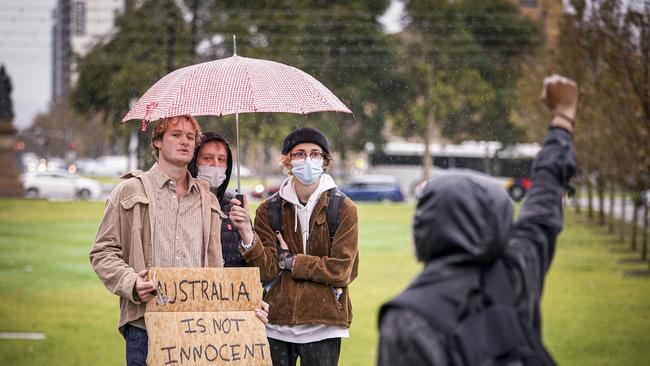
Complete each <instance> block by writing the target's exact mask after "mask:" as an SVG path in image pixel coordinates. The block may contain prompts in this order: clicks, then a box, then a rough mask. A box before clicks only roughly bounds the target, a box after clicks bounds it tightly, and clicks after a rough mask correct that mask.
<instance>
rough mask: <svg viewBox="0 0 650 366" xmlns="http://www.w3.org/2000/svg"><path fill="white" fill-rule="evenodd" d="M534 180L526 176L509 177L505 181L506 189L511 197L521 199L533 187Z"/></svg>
mask: <svg viewBox="0 0 650 366" xmlns="http://www.w3.org/2000/svg"><path fill="white" fill-rule="evenodd" d="M532 185H533V180H532V179H530V178H526V177H520V178H509V179H508V180H507V181H506V183H505V189H506V191H508V194H509V195H510V198H512V199H513V200H514V201H517V202H519V201H521V200H522V199H523V198H524V196H525V195H526V192H528V190H529V189H530V187H532Z"/></svg>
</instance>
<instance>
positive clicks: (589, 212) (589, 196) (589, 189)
mask: <svg viewBox="0 0 650 366" xmlns="http://www.w3.org/2000/svg"><path fill="white" fill-rule="evenodd" d="M593 198H594V189H593V185H592V184H591V179H589V177H587V217H588V218H589V220H590V221H591V220H593V219H594V203H593Z"/></svg>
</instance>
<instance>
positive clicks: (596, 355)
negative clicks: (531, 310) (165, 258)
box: [0, 200, 650, 365]
mask: <svg viewBox="0 0 650 366" xmlns="http://www.w3.org/2000/svg"><path fill="white" fill-rule="evenodd" d="M102 211H103V203H101V202H47V201H38V200H34V201H16V200H0V292H1V294H2V295H1V296H2V300H0V332H44V333H46V335H47V339H45V340H41V341H27V340H3V339H0V364H1V365H89V364H93V365H119V364H123V363H124V361H123V360H124V341H123V340H122V338H121V336H120V335H119V333H118V332H117V330H116V324H117V317H118V302H117V298H116V297H115V296H114V295H112V294H110V293H109V292H108V291H107V290H106V289H105V288H104V287H103V285H102V284H101V283H100V282H99V280H98V279H97V278H96V277H95V274H94V272H93V271H92V269H91V268H90V265H89V261H88V250H89V248H90V245H91V243H92V241H93V239H94V235H95V230H96V229H97V225H98V223H99V220H100V217H101V214H102ZM412 214H413V205H412V204H363V205H359V218H360V246H361V248H360V251H361V262H360V271H359V277H358V278H357V279H356V281H355V282H354V283H353V285H352V288H351V296H352V302H353V309H354V321H353V324H352V329H351V332H350V333H351V334H350V335H351V337H350V339H347V340H344V342H343V350H342V356H341V362H340V364H341V365H372V364H374V362H375V359H376V345H377V325H376V314H377V309H378V307H379V306H380V304H381V303H382V302H384V301H386V300H387V299H389V298H390V297H391V296H393V295H395V294H396V293H397V292H399V291H400V290H401V289H402V288H404V286H406V285H407V284H408V282H409V281H410V279H411V278H412V277H413V276H414V275H415V274H416V273H417V272H418V271H419V270H420V265H419V264H417V263H416V262H415V260H414V259H413V250H412V245H411V238H410V220H411V216H412ZM579 219H580V218H576V217H573V216H569V217H568V218H567V225H566V230H565V232H564V233H563V234H562V236H561V238H560V244H559V248H558V251H557V258H556V260H555V262H554V263H553V267H552V269H551V273H550V275H549V277H548V279H547V285H546V286H547V287H546V293H545V296H544V309H543V312H544V313H543V314H544V336H545V339H546V343H547V345H548V346H549V348H550V350H551V352H552V353H553V354H554V356H555V357H556V358H557V360H558V361H559V363H560V364H564V365H599V364H602V365H639V364H647V362H648V360H649V359H650V347H648V344H650V296H648V293H650V278H646V279H638V278H628V277H623V275H622V273H623V270H624V269H628V268H631V267H629V266H627V267H624V266H622V265H620V264H616V259H617V258H618V257H620V256H621V255H615V254H612V253H611V252H610V251H609V248H611V247H612V246H614V245H615V244H611V242H612V238H611V237H608V236H606V235H605V234H604V230H602V229H600V228H594V227H592V226H588V225H585V224H583V223H580V222H579ZM643 360H646V361H643Z"/></svg>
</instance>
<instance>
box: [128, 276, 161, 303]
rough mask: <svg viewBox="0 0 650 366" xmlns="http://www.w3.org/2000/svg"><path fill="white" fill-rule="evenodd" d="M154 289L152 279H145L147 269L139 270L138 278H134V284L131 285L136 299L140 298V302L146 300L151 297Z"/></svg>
mask: <svg viewBox="0 0 650 366" xmlns="http://www.w3.org/2000/svg"><path fill="white" fill-rule="evenodd" d="M155 290H156V285H155V284H154V281H151V280H148V279H147V270H146V269H145V270H144V271H141V272H140V273H138V278H137V279H136V280H135V286H134V287H133V293H134V295H137V297H136V298H137V299H140V301H142V302H147V301H149V300H151V299H153V296H154V295H153V292H154V291H155Z"/></svg>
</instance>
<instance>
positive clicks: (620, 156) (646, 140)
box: [521, 0, 650, 259]
mask: <svg viewBox="0 0 650 366" xmlns="http://www.w3.org/2000/svg"><path fill="white" fill-rule="evenodd" d="M568 10H569V11H568V12H566V13H565V14H564V16H563V18H562V21H561V24H560V34H561V36H560V37H559V39H558V44H557V47H556V48H555V49H554V50H553V52H550V53H544V52H540V53H538V55H537V56H538V59H541V60H545V62H542V63H530V64H529V65H527V67H526V70H527V72H529V77H530V78H534V79H535V82H533V83H532V84H536V85H539V83H540V82H541V79H542V78H543V76H544V75H547V74H548V73H550V72H560V73H563V74H565V75H568V76H570V77H572V78H574V79H575V80H577V81H578V83H579V85H580V105H579V107H578V121H577V123H578V125H579V126H578V131H579V133H577V134H576V138H575V143H576V153H577V157H578V160H579V162H580V178H581V179H580V181H581V183H582V185H583V187H584V188H585V191H586V193H587V204H588V205H587V214H588V216H589V217H590V218H592V219H594V220H595V221H597V222H598V223H600V224H603V225H604V224H605V223H606V213H605V209H604V207H605V204H604V201H605V200H606V199H609V200H610V201H609V207H610V210H613V208H614V205H615V198H616V197H619V198H620V200H619V201H620V203H621V212H623V214H624V213H625V210H624V207H625V206H624V205H625V201H626V198H628V199H630V200H631V201H632V203H633V206H634V210H633V213H634V214H633V217H632V218H629V217H628V218H625V217H623V218H622V219H621V220H620V224H621V226H620V231H619V232H620V239H621V241H623V240H624V239H625V237H624V235H625V232H626V231H625V221H626V219H627V220H630V219H631V220H632V222H634V223H637V222H639V221H641V222H644V223H645V224H644V225H642V228H643V231H642V233H643V235H642V237H643V240H642V243H641V245H640V249H641V256H642V258H643V259H647V245H648V243H647V241H648V239H647V230H648V205H644V204H643V203H644V202H643V197H642V194H643V192H645V191H647V190H648V189H649V188H650V2H647V1H644V2H634V1H624V0H597V1H594V0H589V1H588V0H570V1H569V2H568ZM525 89H526V88H525V86H522V88H521V90H525ZM537 97H538V91H537V89H536V88H529V92H528V93H527V97H526V98H522V106H521V109H522V110H525V111H526V113H527V114H528V116H527V117H530V118H528V119H527V120H526V119H523V120H524V124H526V123H532V121H533V120H536V119H537V120H539V118H540V116H541V114H542V113H543V111H541V110H540V109H539V108H536V107H535V106H536V104H535V103H533V98H537ZM594 195H595V196H596V197H595V198H597V200H596V202H597V203H598V207H594V205H593V204H592V202H593V201H594V200H592V197H593V196H594ZM606 197H608V198H606ZM648 199H650V198H645V200H648ZM578 207H579V206H578ZM609 216H610V218H613V213H612V212H610V215H609ZM639 217H643V219H639ZM612 223H613V221H612V220H610V225H609V228H610V230H611V231H613V229H614V226H613V224H612ZM631 228H632V234H631V237H630V240H631V243H632V249H634V250H636V249H637V240H638V238H639V236H641V235H638V232H637V225H632V226H631Z"/></svg>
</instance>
